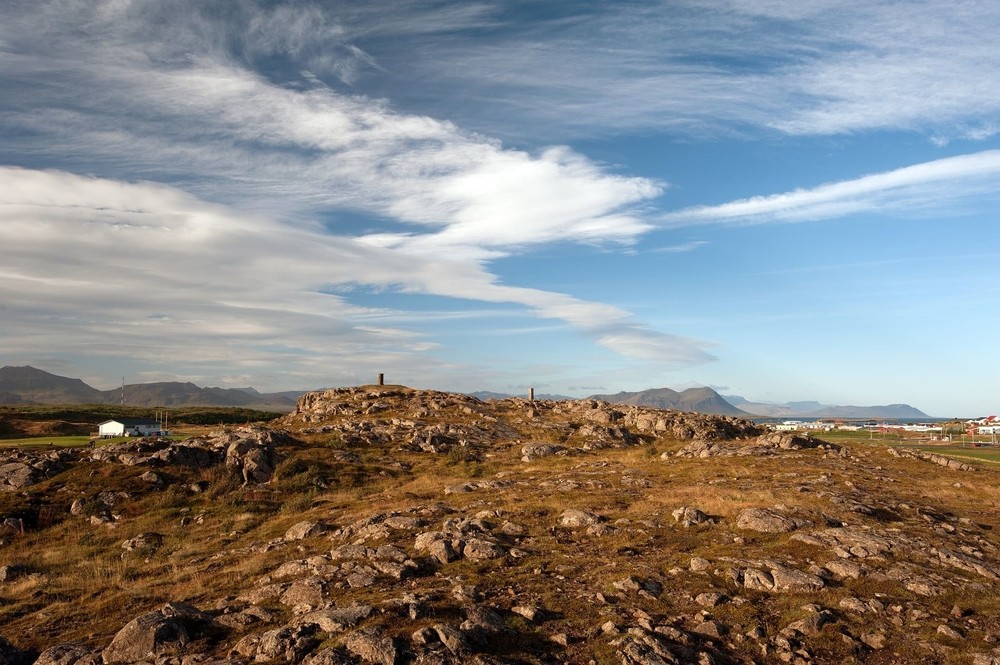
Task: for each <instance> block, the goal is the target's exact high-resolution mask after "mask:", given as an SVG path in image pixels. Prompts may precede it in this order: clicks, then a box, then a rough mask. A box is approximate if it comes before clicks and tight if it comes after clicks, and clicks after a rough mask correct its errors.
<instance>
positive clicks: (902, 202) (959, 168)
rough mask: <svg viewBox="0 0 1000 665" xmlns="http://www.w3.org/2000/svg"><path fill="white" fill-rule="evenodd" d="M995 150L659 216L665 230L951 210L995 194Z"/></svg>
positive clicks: (998, 165)
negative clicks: (683, 227)
mask: <svg viewBox="0 0 1000 665" xmlns="http://www.w3.org/2000/svg"><path fill="white" fill-rule="evenodd" d="M998 176H1000V150H985V151H982V152H978V153H973V154H970V155H961V156H958V157H948V158H945V159H939V160H935V161H932V162H925V163H923V164H915V165H913V166H907V167H904V168H900V169H895V170H893V171H887V172H884V173H875V174H871V175H866V176H863V177H861V178H857V179H853V180H845V181H841V182H834V183H827V184H823V185H820V186H818V187H814V188H811V189H797V190H795V191H792V192H785V193H782V194H772V195H769V196H755V197H753V198H749V199H740V200H738V201H731V202H729V203H724V204H721V205H714V206H695V207H691V208H686V209H684V210H679V211H676V212H671V213H667V214H665V215H662V216H661V217H660V218H659V221H660V223H661V224H662V225H664V226H667V227H679V226H689V225H696V224H761V223H768V222H800V221H809V220H818V219H832V218H837V217H844V216H847V215H852V214H856V213H861V212H877V213H887V214H893V213H899V212H903V211H907V212H909V213H911V214H913V213H921V212H924V213H925V212H926V211H929V210H944V209H950V210H951V211H952V212H954V211H955V208H956V205H957V204H958V203H959V202H960V201H962V200H965V199H967V198H968V197H970V196H971V195H973V194H975V195H979V196H983V195H985V196H995V195H996V193H997V192H996V183H997V177H998Z"/></svg>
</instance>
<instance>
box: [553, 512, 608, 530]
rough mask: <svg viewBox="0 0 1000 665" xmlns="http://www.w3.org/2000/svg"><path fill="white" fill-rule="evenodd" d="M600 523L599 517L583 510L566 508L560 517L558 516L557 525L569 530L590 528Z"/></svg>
mask: <svg viewBox="0 0 1000 665" xmlns="http://www.w3.org/2000/svg"><path fill="white" fill-rule="evenodd" d="M600 521H601V516H600V515H597V514H595V513H590V512H587V511H585V510H577V509H575V508H568V509H566V510H564V511H563V513H562V515H560V516H559V525H560V526H565V527H570V528H576V527H581V526H590V525H591V524H597V523H598V522H600Z"/></svg>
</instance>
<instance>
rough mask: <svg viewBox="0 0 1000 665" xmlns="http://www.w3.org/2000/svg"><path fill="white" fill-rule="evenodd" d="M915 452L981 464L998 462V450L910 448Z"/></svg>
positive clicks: (955, 447)
mask: <svg viewBox="0 0 1000 665" xmlns="http://www.w3.org/2000/svg"><path fill="white" fill-rule="evenodd" d="M912 447H913V448H916V449H917V450H924V451H927V452H929V453H937V454H938V455H944V456H946V457H956V458H968V459H975V460H981V461H983V462H994V463H996V462H1000V448H993V447H985V446H984V447H981V448H973V447H971V446H969V447H966V446H923V445H920V446H912Z"/></svg>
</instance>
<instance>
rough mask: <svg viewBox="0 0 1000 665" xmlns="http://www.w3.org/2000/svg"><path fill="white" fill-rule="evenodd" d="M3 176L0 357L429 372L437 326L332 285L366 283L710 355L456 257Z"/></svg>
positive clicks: (702, 357)
mask: <svg viewBox="0 0 1000 665" xmlns="http://www.w3.org/2000/svg"><path fill="white" fill-rule="evenodd" d="M0 180H2V181H3V182H4V183H5V188H4V189H3V190H2V191H0V247H2V248H3V258H4V260H3V268H2V270H0V273H2V277H3V279H2V280H0V303H3V308H4V322H5V328H4V333H5V334H4V337H3V340H0V356H5V357H19V356H22V355H23V354H25V353H27V352H28V350H30V349H61V350H65V351H67V352H70V351H72V352H76V353H85V354H88V355H90V356H96V357H105V358H121V357H129V358H132V359H134V360H135V361H137V362H139V363H140V364H144V365H145V366H160V367H175V368H179V369H178V370H175V371H182V372H188V373H189V374H190V373H191V372H195V371H196V370H194V369H192V368H197V367H203V368H205V370H204V371H206V372H207V371H209V370H208V368H212V369H213V370H214V371H215V372H216V373H218V374H224V373H228V372H230V371H233V370H237V371H238V370H239V369H240V368H243V369H245V370H246V371H247V372H249V371H251V370H254V371H256V372H258V373H260V372H264V373H270V374H283V375H284V376H285V377H286V379H285V380H286V382H287V381H290V380H292V385H291V386H289V385H288V384H287V383H286V384H285V385H286V387H295V385H296V384H295V383H294V378H295V377H299V378H300V380H302V381H305V380H306V379H307V378H308V379H310V380H312V381H329V380H330V378H329V377H330V376H331V372H333V373H334V374H335V375H338V376H339V375H342V374H344V373H347V374H350V375H352V376H353V375H358V374H360V375H362V376H365V375H367V374H370V373H371V371H372V369H371V368H372V367H373V366H375V365H378V366H382V367H386V366H387V365H391V366H392V367H393V369H394V371H396V372H399V373H402V372H407V371H409V372H411V373H412V376H415V377H421V376H423V377H425V378H426V376H427V369H426V364H427V362H428V360H427V357H426V354H427V353H428V352H430V351H433V350H434V349H435V348H436V343H435V342H434V340H433V339H432V338H430V337H427V336H423V335H418V334H415V333H413V332H410V331H408V330H406V329H402V328H396V327H391V326H388V325H386V324H387V323H389V322H391V321H392V320H393V317H394V313H393V312H387V311H386V310H372V309H370V308H364V307H359V306H357V305H354V304H351V303H350V302H349V301H348V300H346V299H345V298H343V297H341V296H337V295H330V294H329V291H330V288H331V287H333V286H338V285H340V286H349V285H351V284H369V285H375V286H378V287H381V288H388V289H393V290H401V291H403V292H406V293H414V294H433V295H439V296H449V297H455V298H463V299H470V300H474V301H479V302H486V303H513V304H515V305H519V306H521V307H524V308H527V310H528V311H530V312H532V313H534V314H535V315H536V316H540V317H543V318H549V319H557V320H561V321H564V322H566V323H568V324H570V325H571V326H573V327H574V328H576V329H577V330H579V331H580V332H581V333H582V334H584V335H586V336H588V337H590V338H591V339H593V340H594V341H595V342H597V343H598V344H601V345H604V346H605V347H607V348H609V349H612V350H614V351H616V352H618V353H620V354H623V355H624V356H627V357H633V358H642V359H645V360H650V361H656V362H658V363H660V364H662V365H665V366H676V365H685V364H691V363H697V362H705V361H707V360H711V356H709V355H708V354H707V353H706V352H705V351H704V350H703V347H704V344H703V343H700V342H697V341H695V340H690V339H684V338H678V337H674V336H671V335H667V334H663V333H660V332H658V331H654V330H652V329H649V328H648V327H646V326H644V325H642V324H641V323H639V322H636V321H635V320H634V319H633V317H632V316H631V315H630V314H629V313H628V312H625V311H622V310H620V309H618V308H615V307H612V306H609V305H603V304H600V303H593V302H587V301H582V300H579V299H576V298H573V297H571V296H568V295H564V294H559V293H553V292H548V291H541V290H537V289H528V288H521V287H513V286H505V285H501V284H498V283H497V278H496V277H495V276H494V275H492V274H490V273H488V272H486V271H485V270H484V269H483V268H482V267H481V266H479V265H478V264H477V263H475V262H470V261H468V260H465V259H464V258H462V257H459V258H457V259H456V258H451V257H443V256H427V255H420V254H414V253H409V252H401V251H397V250H392V249H384V248H378V247H372V246H370V245H366V244H364V243H361V242H358V241H356V240H354V239H351V238H345V237H338V236H333V235H330V234H328V233H323V232H321V231H318V230H313V229H303V228H296V227H294V226H290V225H288V224H283V223H279V222H276V221H274V220H271V219H269V218H267V217H265V216H262V215H249V214H247V213H242V212H239V211H236V210H233V209H231V208H228V207H226V206H221V205H218V204H212V203H208V202H205V201H201V200H199V199H197V198H195V197H193V196H191V195H189V194H186V193H185V192H182V191H180V190H178V189H176V188H173V187H169V186H165V185H161V184H155V183H146V182H141V183H126V182H121V181H111V180H107V179H100V178H93V177H82V176H77V175H73V174H69V173H65V172H58V171H37V170H29V169H20V168H10V167H3V168H0ZM400 318H401V319H402V318H404V317H400ZM434 364H435V365H440V366H441V367H445V368H447V366H448V363H446V362H439V361H437V360H435V363H434ZM438 371H442V370H441V369H440V367H439V369H438ZM240 376H245V374H241V375H240ZM321 377H326V378H321ZM297 385H299V386H301V385H303V384H302V383H299V384H297ZM305 385H310V384H305Z"/></svg>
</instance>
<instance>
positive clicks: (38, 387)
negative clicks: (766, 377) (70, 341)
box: [0, 366, 928, 420]
mask: <svg viewBox="0 0 1000 665" xmlns="http://www.w3.org/2000/svg"><path fill="white" fill-rule="evenodd" d="M304 392H306V391H304V390H303V391H286V392H276V393H262V392H259V391H257V390H256V389H254V388H250V387H248V388H202V387H200V386H197V385H195V384H193V383H190V382H187V383H183V382H178V381H164V382H156V383H133V384H127V385H125V388H124V403H125V404H128V405H130V406H146V407H171V406H232V407H243V408H251V409H263V410H271V411H291V410H292V409H294V408H295V402H296V400H297V399H298V397H299V395H301V394H302V393H304ZM470 394H471V395H472V396H473V397H476V398H478V399H481V400H484V401H485V400H490V399H503V398H506V397H511V396H512V395H509V394H505V393H497V392H490V391H479V392H475V393H470ZM522 396H523V395H522ZM536 397H537V399H551V400H565V399H573V398H571V397H566V396H565V395H549V394H539V395H536ZM586 399H596V400H602V401H605V402H610V403H614V404H631V405H634V406H647V407H654V408H658V409H677V410H679V411H693V412H696V413H707V414H715V415H725V416H739V417H743V418H751V417H758V418H760V417H766V418H854V419H860V418H866V419H867V418H888V419H895V420H906V419H915V418H927V417H928V416H927V414H925V413H924V412H922V411H920V410H919V409H915V408H913V407H912V406H910V405H908V404H888V405H884V406H838V405H830V404H821V403H819V402H811V401H803V402H787V403H784V404H771V403H765V402H753V401H750V400H748V399H746V398H744V397H740V396H737V395H727V396H723V395H720V394H719V393H717V392H716V391H714V390H712V389H711V388H708V387H702V388H688V389H687V390H683V391H676V390H671V389H670V388H653V389H649V390H641V391H638V392H619V393H614V394H605V395H600V394H599V395H590V396H589V397H588V398H586ZM121 402H122V389H121V388H113V389H111V390H98V389H97V388H93V387H91V386H89V385H87V384H86V383H84V382H83V381H81V380H80V379H72V378H68V377H64V376H57V375H55V374H50V373H49V372H45V371H43V370H40V369H36V368H34V367H31V366H24V367H9V366H8V367H3V368H0V404H5V405H18V404H118V403H121Z"/></svg>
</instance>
